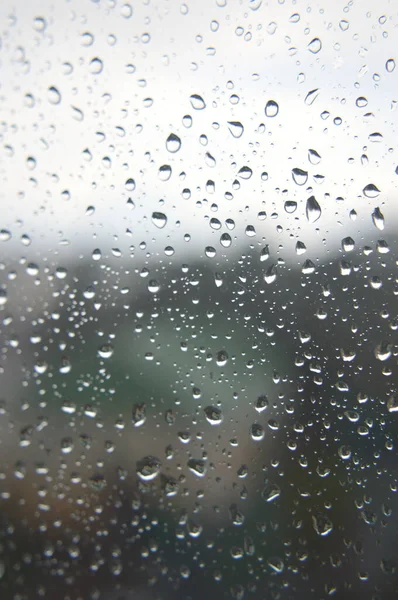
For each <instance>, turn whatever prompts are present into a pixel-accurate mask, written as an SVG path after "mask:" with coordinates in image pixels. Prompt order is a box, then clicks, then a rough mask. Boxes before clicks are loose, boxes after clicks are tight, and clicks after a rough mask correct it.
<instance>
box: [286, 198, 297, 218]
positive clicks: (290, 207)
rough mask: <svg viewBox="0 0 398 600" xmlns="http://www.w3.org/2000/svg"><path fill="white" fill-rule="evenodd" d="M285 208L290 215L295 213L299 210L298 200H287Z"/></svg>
mask: <svg viewBox="0 0 398 600" xmlns="http://www.w3.org/2000/svg"><path fill="white" fill-rule="evenodd" d="M284 209H285V212H287V213H288V214H289V215H291V214H293V213H294V212H296V210H297V202H295V201H294V200H287V201H286V202H285V205H284Z"/></svg>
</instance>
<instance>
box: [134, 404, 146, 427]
mask: <svg viewBox="0 0 398 600" xmlns="http://www.w3.org/2000/svg"><path fill="white" fill-rule="evenodd" d="M145 421H146V409H145V404H144V403H141V404H134V406H133V410H132V422H133V425H134V427H141V425H143V424H144V423H145Z"/></svg>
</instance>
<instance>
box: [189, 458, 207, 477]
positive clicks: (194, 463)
mask: <svg viewBox="0 0 398 600" xmlns="http://www.w3.org/2000/svg"><path fill="white" fill-rule="evenodd" d="M187 466H188V469H189V470H190V471H191V473H193V474H194V475H196V476H197V477H204V476H205V475H206V473H207V467H206V463H205V461H204V460H198V459H195V458H190V459H189V461H188V463H187Z"/></svg>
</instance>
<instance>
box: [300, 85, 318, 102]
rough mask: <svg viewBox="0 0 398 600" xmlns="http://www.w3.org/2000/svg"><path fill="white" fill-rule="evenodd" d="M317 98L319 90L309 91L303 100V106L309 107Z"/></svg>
mask: <svg viewBox="0 0 398 600" xmlns="http://www.w3.org/2000/svg"><path fill="white" fill-rule="evenodd" d="M318 96H319V88H315V89H314V90H310V91H309V92H308V94H307V95H306V97H305V99H304V102H305V104H307V106H311V104H313V103H314V102H315V100H316V99H317V98H318Z"/></svg>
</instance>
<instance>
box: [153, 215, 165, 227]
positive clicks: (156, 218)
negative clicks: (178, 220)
mask: <svg viewBox="0 0 398 600" xmlns="http://www.w3.org/2000/svg"><path fill="white" fill-rule="evenodd" d="M152 223H153V224H154V225H155V226H156V227H157V228H158V229H163V227H165V226H166V223H167V217H166V215H165V214H164V213H162V212H157V211H155V212H153V213H152Z"/></svg>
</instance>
